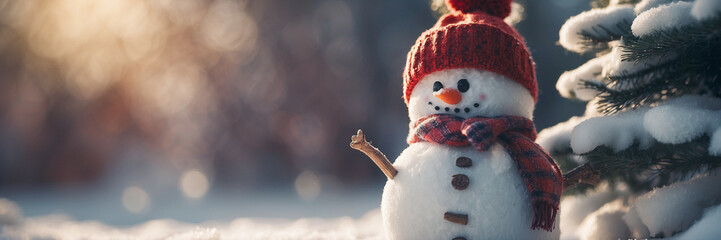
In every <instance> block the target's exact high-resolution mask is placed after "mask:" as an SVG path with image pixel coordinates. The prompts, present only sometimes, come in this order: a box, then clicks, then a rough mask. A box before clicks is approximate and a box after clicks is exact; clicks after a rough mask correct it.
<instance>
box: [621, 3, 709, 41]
mask: <svg viewBox="0 0 721 240" xmlns="http://www.w3.org/2000/svg"><path fill="white" fill-rule="evenodd" d="M691 7H692V3H688V2H675V3H671V4H668V5H661V6H658V7H655V8H652V9H650V10H648V11H645V12H643V13H641V14H639V15H638V17H636V19H635V20H634V21H633V25H631V31H633V35H636V36H638V37H641V36H646V35H650V34H653V33H655V32H656V31H659V30H664V29H669V28H677V27H682V26H685V25H689V24H692V23H696V19H695V18H694V17H693V16H691Z"/></svg>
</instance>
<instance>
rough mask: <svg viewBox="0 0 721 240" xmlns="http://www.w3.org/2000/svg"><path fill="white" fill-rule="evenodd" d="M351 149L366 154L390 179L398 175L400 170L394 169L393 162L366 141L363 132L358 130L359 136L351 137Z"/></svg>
mask: <svg viewBox="0 0 721 240" xmlns="http://www.w3.org/2000/svg"><path fill="white" fill-rule="evenodd" d="M350 147H351V148H353V149H355V150H358V151H361V152H363V153H365V154H366V155H367V156H368V157H369V158H370V159H371V160H373V162H374V163H375V164H376V165H378V168H380V169H381V171H383V173H384V174H385V175H386V177H388V179H393V177H395V176H396V174H398V170H396V168H394V167H393V165H392V164H391V161H388V158H387V157H386V155H385V154H383V153H382V152H381V151H380V150H378V148H376V147H374V146H373V145H371V143H369V142H368V141H366V138H365V135H363V130H360V129H358V134H356V135H353V136H352V137H351V142H350Z"/></svg>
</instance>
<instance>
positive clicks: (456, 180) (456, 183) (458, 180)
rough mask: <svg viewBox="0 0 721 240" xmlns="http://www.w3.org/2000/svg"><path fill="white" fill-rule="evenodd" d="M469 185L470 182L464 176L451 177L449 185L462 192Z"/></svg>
mask: <svg viewBox="0 0 721 240" xmlns="http://www.w3.org/2000/svg"><path fill="white" fill-rule="evenodd" d="M469 183H470V180H469V179H468V176H466V175H465V174H456V175H453V180H451V185H453V188H455V189H456V190H463V189H466V188H468V184H469Z"/></svg>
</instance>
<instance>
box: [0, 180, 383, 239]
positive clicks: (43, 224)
mask: <svg viewBox="0 0 721 240" xmlns="http://www.w3.org/2000/svg"><path fill="white" fill-rule="evenodd" d="M381 192H382V186H380V187H378V189H375V188H363V189H360V190H354V191H325V192H322V193H320V194H319V195H318V196H317V197H316V198H315V199H312V200H308V199H305V200H304V199H302V198H301V197H299V196H298V194H296V192H294V191H292V190H288V191H276V192H257V191H255V192H248V193H245V192H241V191H235V192H233V191H222V192H221V191H217V192H210V193H209V194H208V195H207V196H206V197H204V198H202V199H198V200H192V199H185V198H183V197H182V196H178V197H179V198H174V197H172V196H167V197H165V198H163V197H156V198H153V199H152V201H151V202H150V203H147V204H149V206H148V207H146V208H145V209H144V210H143V211H138V212H135V213H134V212H132V211H130V210H129V209H127V208H126V206H124V204H123V201H122V195H123V194H122V191H121V193H113V192H111V191H108V190H100V189H98V190H88V191H86V190H84V191H82V192H72V193H68V192H55V191H49V190H33V191H30V192H28V191H10V192H8V191H2V193H1V194H0V200H3V199H2V198H6V199H9V200H4V201H0V239H27V238H30V239H377V238H379V237H380V236H382V232H381V231H382V227H381V218H380V211H379V210H378V206H379V205H380V197H381ZM151 194H152V193H151Z"/></svg>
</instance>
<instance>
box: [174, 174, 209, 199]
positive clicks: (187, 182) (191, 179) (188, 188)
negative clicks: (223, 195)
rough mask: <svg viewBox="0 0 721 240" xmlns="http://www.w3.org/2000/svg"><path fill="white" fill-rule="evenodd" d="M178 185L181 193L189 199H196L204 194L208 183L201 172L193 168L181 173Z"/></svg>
mask: <svg viewBox="0 0 721 240" xmlns="http://www.w3.org/2000/svg"><path fill="white" fill-rule="evenodd" d="M179 186H180V190H181V191H182V192H183V195H185V196H186V197H188V198H191V199H198V198H202V197H203V196H205V193H207V192H208V187H209V186H210V183H209V182H208V177H206V176H205V174H203V172H201V171H198V170H195V169H193V170H188V171H185V172H184V173H183V176H181V177H180V184H179Z"/></svg>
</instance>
